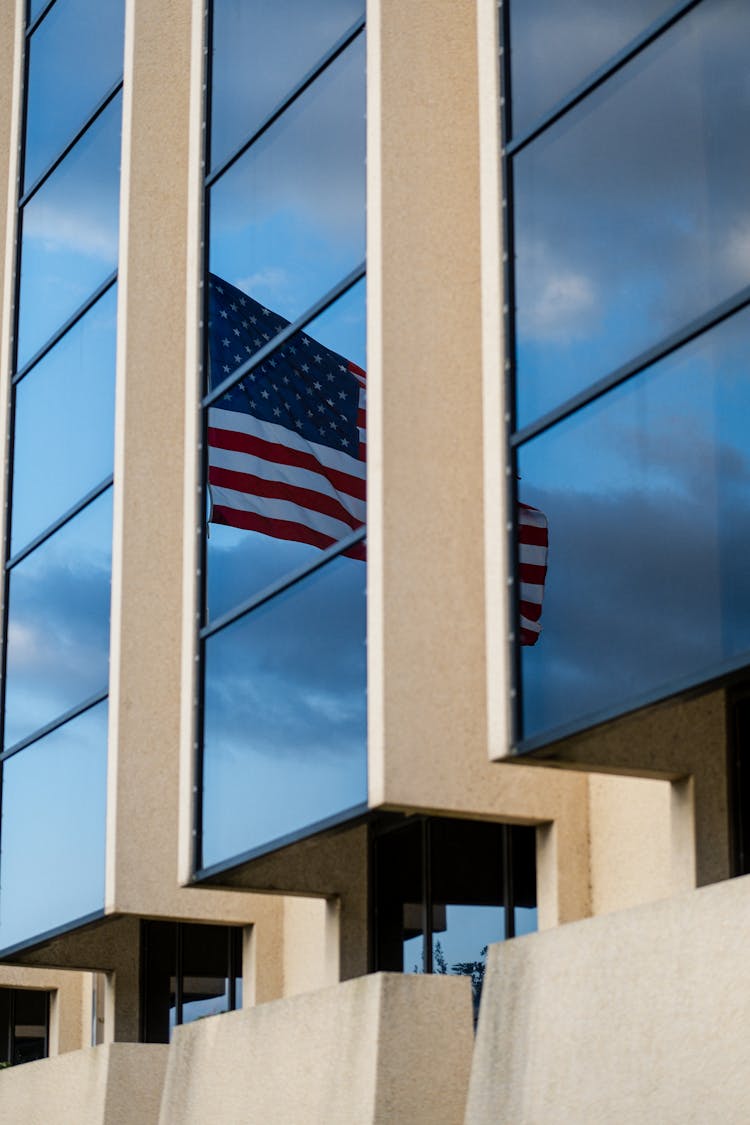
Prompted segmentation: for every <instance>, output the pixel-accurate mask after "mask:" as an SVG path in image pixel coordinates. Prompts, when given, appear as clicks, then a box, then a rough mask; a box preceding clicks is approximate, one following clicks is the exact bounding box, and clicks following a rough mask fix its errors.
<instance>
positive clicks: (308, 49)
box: [211, 0, 365, 167]
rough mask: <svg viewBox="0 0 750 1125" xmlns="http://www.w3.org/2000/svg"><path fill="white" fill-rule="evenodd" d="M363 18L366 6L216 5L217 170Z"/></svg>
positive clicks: (334, 1)
mask: <svg viewBox="0 0 750 1125" xmlns="http://www.w3.org/2000/svg"><path fill="white" fill-rule="evenodd" d="M364 10H365V5H364V3H363V0H324V2H321V0H277V2H276V3H274V4H262V3H258V0H254V2H252V3H247V0H214V4H213V70H212V83H213V84H212V89H211V152H212V161H211V163H212V166H213V167H216V165H217V164H219V163H220V162H221V161H222V160H224V159H225V158H226V157H228V156H230V155H231V154H232V152H234V150H235V149H236V148H237V147H238V146H239V145H240V143H241V142H242V141H243V140H245V138H247V137H248V136H250V135H251V134H252V133H253V132H254V131H255V130H256V129H257V128H258V127H259V126H260V125H261V124H262V123H263V121H264V120H265V119H266V118H267V117H268V116H269V114H270V113H271V112H272V111H273V110H274V109H275V108H276V107H277V106H278V105H279V104H280V103H281V102H282V101H283V100H284V98H285V97H287V96H288V94H289V92H290V91H291V90H292V89H293V88H294V86H295V85H296V84H297V83H298V82H299V81H301V79H303V78H304V77H305V75H306V74H308V73H309V72H310V70H312V69H313V68H314V67H315V66H316V64H317V63H318V61H319V60H320V58H321V57H322V56H323V55H324V54H325V53H326V51H328V50H330V48H331V47H332V46H333V45H334V43H336V42H337V41H338V40H339V39H340V38H341V36H342V35H344V34H345V33H346V31H347V30H348V29H349V28H350V27H351V26H352V24H354V23H355V21H356V20H357V19H359V18H360V17H361V16H364Z"/></svg>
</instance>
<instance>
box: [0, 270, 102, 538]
mask: <svg viewBox="0 0 750 1125" xmlns="http://www.w3.org/2000/svg"><path fill="white" fill-rule="evenodd" d="M116 314H117V293H116V289H115V288H113V289H110V290H109V291H108V292H107V293H106V294H105V295H104V296H103V297H102V298H101V300H100V301H97V303H96V304H95V305H94V307H93V308H92V309H91V310H90V311H89V312H88V313H87V314H86V316H85V317H83V318H82V319H81V320H80V321H79V322H78V323H77V324H76V325H75V327H73V328H71V330H70V332H68V333H67V334H66V335H65V336H63V338H62V340H60V342H59V343H58V344H57V345H56V346H55V347H54V348H53V349H52V351H51V352H49V353H48V354H47V355H46V356H45V357H44V359H42V360H41V361H40V362H39V363H38V364H37V365H36V367H34V368H32V370H31V371H30V372H29V373H28V375H26V377H25V378H24V379H22V380H21V382H20V383H19V384H18V386H17V388H16V407H15V428H14V442H13V509H12V530H11V555H13V554H15V553H16V552H17V551H19V550H20V549H21V548H22V547H23V546H25V544H26V543H28V542H29V541H30V540H31V539H33V538H34V537H35V536H36V535H39V534H40V532H42V531H44V530H45V528H47V527H49V525H50V524H51V523H53V522H54V521H55V520H56V519H58V518H59V517H60V516H61V515H63V513H64V512H66V511H67V510H68V509H69V508H71V507H72V506H73V504H75V503H76V502H77V501H78V500H80V499H81V498H82V497H83V496H85V495H86V493H87V492H88V491H89V490H90V489H92V488H93V487H94V486H95V485H97V484H99V482H100V481H101V480H103V479H104V478H105V477H106V476H107V474H108V473H111V472H112V446H113V427H114V397H115V329H116ZM40 482H43V487H40Z"/></svg>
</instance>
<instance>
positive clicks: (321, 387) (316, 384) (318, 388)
mask: <svg viewBox="0 0 750 1125" xmlns="http://www.w3.org/2000/svg"><path fill="white" fill-rule="evenodd" d="M313 386H314V387H315V390H316V391H322V390H323V386H322V384H321V383H313Z"/></svg>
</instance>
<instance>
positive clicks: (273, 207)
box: [210, 36, 365, 320]
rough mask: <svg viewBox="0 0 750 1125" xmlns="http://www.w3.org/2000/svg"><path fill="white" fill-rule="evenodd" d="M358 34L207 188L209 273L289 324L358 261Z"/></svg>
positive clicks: (361, 131)
mask: <svg viewBox="0 0 750 1125" xmlns="http://www.w3.org/2000/svg"><path fill="white" fill-rule="evenodd" d="M364 76H365V49H364V36H360V37H359V38H358V39H357V40H356V41H355V42H354V43H353V44H352V45H351V46H350V47H349V48H348V49H347V50H346V51H345V52H344V53H343V54H342V55H341V56H340V58H338V59H337V60H336V61H335V62H334V63H333V64H332V65H331V66H330V67H329V68H328V69H327V70H326V71H325V72H324V73H323V74H322V75H321V76H320V77H319V78H318V79H317V80H316V81H315V82H314V83H313V85H312V86H311V87H310V88H309V89H308V90H307V91H306V92H305V93H304V94H303V95H302V96H301V97H300V98H299V99H298V100H297V101H296V102H294V104H293V105H292V106H290V108H289V109H288V110H287V111H286V112H285V113H284V114H283V116H282V117H281V118H280V119H279V120H278V121H277V122H276V123H275V124H274V125H273V127H272V128H271V129H269V130H268V132H267V133H264V134H263V136H262V137H261V138H260V139H259V140H258V141H257V142H256V143H255V144H254V145H253V146H252V147H251V148H250V149H249V150H248V152H247V153H246V154H245V155H244V156H243V157H242V158H241V159H240V160H238V161H237V163H236V164H235V165H234V166H233V167H232V168H231V169H230V170H229V171H228V172H226V173H225V174H224V175H223V176H222V177H221V179H220V180H219V181H218V182H217V183H216V184H215V185H214V187H213V188H212V189H211V193H210V271H211V273H213V274H215V275H216V276H217V277H220V278H223V279H224V280H225V281H228V282H230V283H231V284H232V285H236V286H237V288H238V289H240V290H242V292H243V293H247V294H249V295H250V296H251V297H252V298H253V299H254V300H256V301H258V302H260V303H261V304H262V305H264V306H265V307H266V308H268V309H270V310H272V311H273V312H274V313H277V314H278V315H279V316H282V317H286V318H287V319H288V320H294V319H295V317H297V316H299V315H300V314H301V313H303V312H304V311H305V310H306V309H308V308H309V307H310V306H311V305H312V304H314V302H315V301H316V300H318V299H319V298H320V297H321V296H322V295H323V294H325V293H326V292H328V290H329V289H331V288H332V287H333V286H334V285H336V284H337V283H338V282H339V281H340V280H341V279H342V278H343V277H345V276H346V275H347V274H348V273H349V272H350V271H351V270H352V269H354V268H355V266H357V265H359V264H360V262H361V261H362V259H363V258H364V256H365V117H364V115H365V78H364Z"/></svg>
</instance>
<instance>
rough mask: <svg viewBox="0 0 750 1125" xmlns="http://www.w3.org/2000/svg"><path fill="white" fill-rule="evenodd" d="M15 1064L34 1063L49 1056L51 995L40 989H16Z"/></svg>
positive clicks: (14, 1015)
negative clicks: (48, 1037)
mask: <svg viewBox="0 0 750 1125" xmlns="http://www.w3.org/2000/svg"><path fill="white" fill-rule="evenodd" d="M13 1007H14V1011H13V1017H14V1019H13V1040H14V1050H13V1063H14V1064H17V1063H26V1062H34V1061H35V1060H36V1059H43V1058H45V1057H46V1055H47V1028H48V1024H49V993H48V992H42V991H40V990H38V989H31V988H17V989H14V1004H13Z"/></svg>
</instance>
